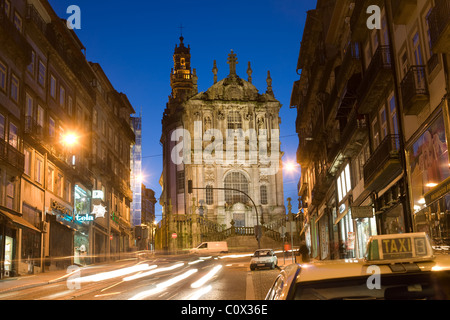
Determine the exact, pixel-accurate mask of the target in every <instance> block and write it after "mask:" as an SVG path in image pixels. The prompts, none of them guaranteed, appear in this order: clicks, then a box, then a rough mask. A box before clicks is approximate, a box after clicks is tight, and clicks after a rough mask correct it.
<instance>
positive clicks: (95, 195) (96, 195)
mask: <svg viewBox="0 0 450 320" xmlns="http://www.w3.org/2000/svg"><path fill="white" fill-rule="evenodd" d="M92 199H101V200H104V194H103V191H102V190H94V191H92Z"/></svg>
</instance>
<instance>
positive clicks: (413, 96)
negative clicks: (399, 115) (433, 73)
mask: <svg viewBox="0 0 450 320" xmlns="http://www.w3.org/2000/svg"><path fill="white" fill-rule="evenodd" d="M425 68H426V67H425V66H412V67H410V68H409V70H408V72H407V74H406V75H405V78H403V81H402V83H401V89H402V101H403V110H404V112H405V114H406V115H418V114H419V112H420V111H421V110H422V108H423V107H424V106H425V105H426V104H427V103H428V102H429V101H430V94H429V92H428V81H427V76H426V70H425Z"/></svg>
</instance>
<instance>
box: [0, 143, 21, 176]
mask: <svg viewBox="0 0 450 320" xmlns="http://www.w3.org/2000/svg"><path fill="white" fill-rule="evenodd" d="M0 159H1V160H2V162H3V161H5V162H6V163H7V164H9V165H10V166H12V167H13V168H15V169H16V170H17V173H18V174H22V173H23V172H24V169H25V155H24V154H23V153H22V152H20V151H19V150H17V149H16V148H14V147H13V146H12V145H10V144H9V143H7V142H6V141H5V140H3V139H0Z"/></svg>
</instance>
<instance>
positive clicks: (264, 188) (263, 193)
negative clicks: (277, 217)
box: [259, 185, 267, 204]
mask: <svg viewBox="0 0 450 320" xmlns="http://www.w3.org/2000/svg"><path fill="white" fill-rule="evenodd" d="M259 190H260V196H261V204H267V186H265V185H262V186H261V187H260V188H259Z"/></svg>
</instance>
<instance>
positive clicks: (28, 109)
mask: <svg viewBox="0 0 450 320" xmlns="http://www.w3.org/2000/svg"><path fill="white" fill-rule="evenodd" d="M25 99H26V104H25V117H32V116H33V104H34V102H33V97H32V96H31V95H30V94H29V93H28V92H27V94H26V98H25Z"/></svg>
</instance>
